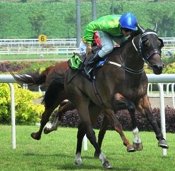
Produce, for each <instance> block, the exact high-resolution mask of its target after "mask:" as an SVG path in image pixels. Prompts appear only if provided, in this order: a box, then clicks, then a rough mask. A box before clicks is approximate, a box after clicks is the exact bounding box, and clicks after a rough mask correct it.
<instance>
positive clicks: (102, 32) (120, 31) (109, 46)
mask: <svg viewBox="0 0 175 171" xmlns="http://www.w3.org/2000/svg"><path fill="white" fill-rule="evenodd" d="M136 30H137V18H136V16H135V15H134V14H132V13H130V12H127V13H124V14H123V15H107V16H103V17H100V18H98V19H96V20H94V21H91V22H90V23H89V24H88V25H87V26H86V28H85V32H84V36H83V38H82V42H81V43H80V49H81V50H83V51H82V52H86V55H87V58H88V62H87V64H86V66H85V72H86V74H87V75H88V74H89V72H90V71H91V69H92V66H93V65H94V63H97V62H98V61H99V60H100V59H102V58H103V57H104V56H105V55H107V54H108V53H110V52H112V50H113V48H114V47H116V46H118V47H119V46H120V44H121V43H122V42H123V41H125V40H126V39H127V38H128V37H129V36H130V34H131V33H132V32H133V31H136ZM95 33H97V34H98V36H99V39H100V42H101V49H100V50H99V51H98V53H96V54H93V55H90V56H89V54H90V52H91V51H92V45H93V42H94V34H95ZM80 53H81V51H80ZM88 56H89V57H88Z"/></svg>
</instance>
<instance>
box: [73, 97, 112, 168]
mask: <svg viewBox="0 0 175 171" xmlns="http://www.w3.org/2000/svg"><path fill="white" fill-rule="evenodd" d="M83 97H84V96H83ZM79 100H81V102H80V103H77V104H79V106H78V108H77V109H78V111H79V116H80V118H81V124H82V125H83V126H82V128H81V129H84V130H85V133H86V136H87V138H88V139H89V141H90V143H91V144H92V145H93V147H94V149H95V151H96V152H97V155H98V158H99V160H100V161H101V163H102V165H103V167H104V168H106V169H108V168H111V165H110V163H109V162H108V160H107V159H106V157H105V155H104V154H103V153H102V152H101V149H100V148H99V146H98V143H97V141H96V137H95V134H94V131H93V128H92V123H91V119H92V118H90V114H91V115H92V114H97V113H96V110H95V111H93V110H92V109H93V108H94V107H95V105H93V104H91V106H89V100H88V99H87V98H86V97H85V98H82V99H80V98H79ZM89 108H90V109H89ZM95 108H96V107H95ZM89 111H90V114H89ZM91 112H92V113H91ZM79 131H80V128H79ZM78 144H79V145H80V146H81V147H82V138H81V139H79V140H78V141H77V150H76V156H77V155H79V152H81V147H80V146H78Z"/></svg>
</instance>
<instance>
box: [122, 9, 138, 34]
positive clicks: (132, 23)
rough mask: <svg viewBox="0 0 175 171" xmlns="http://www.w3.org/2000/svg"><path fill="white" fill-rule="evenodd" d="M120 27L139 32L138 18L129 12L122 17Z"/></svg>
mask: <svg viewBox="0 0 175 171" xmlns="http://www.w3.org/2000/svg"><path fill="white" fill-rule="evenodd" d="M119 22H120V26H121V28H125V29H129V30H133V31H135V30H137V18H136V16H135V15H134V14H132V13H130V12H128V13H124V14H123V15H122V16H121V17H120V20H119Z"/></svg>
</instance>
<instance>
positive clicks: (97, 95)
mask: <svg viewBox="0 0 175 171" xmlns="http://www.w3.org/2000/svg"><path fill="white" fill-rule="evenodd" d="M92 86H93V89H94V93H95V96H96V97H97V99H98V101H99V103H100V105H103V104H104V103H103V100H102V98H101V96H100V94H99V93H98V90H97V87H96V83H95V79H93V80H92Z"/></svg>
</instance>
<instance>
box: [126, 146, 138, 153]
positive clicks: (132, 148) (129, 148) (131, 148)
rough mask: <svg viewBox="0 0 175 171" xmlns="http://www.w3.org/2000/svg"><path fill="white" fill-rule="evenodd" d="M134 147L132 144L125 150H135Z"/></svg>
mask: <svg viewBox="0 0 175 171" xmlns="http://www.w3.org/2000/svg"><path fill="white" fill-rule="evenodd" d="M135 151H136V150H135V148H134V147H133V146H132V145H129V146H127V152H135Z"/></svg>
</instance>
